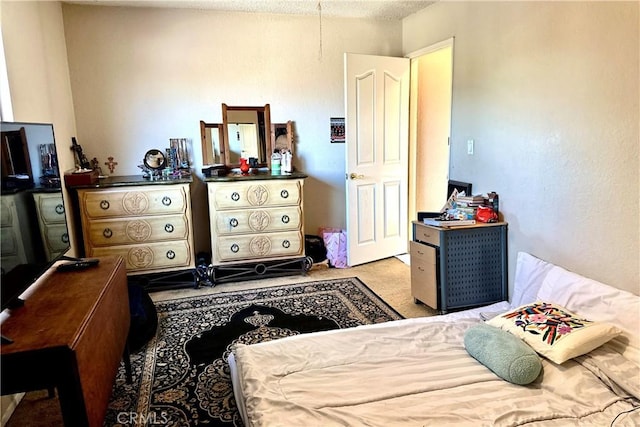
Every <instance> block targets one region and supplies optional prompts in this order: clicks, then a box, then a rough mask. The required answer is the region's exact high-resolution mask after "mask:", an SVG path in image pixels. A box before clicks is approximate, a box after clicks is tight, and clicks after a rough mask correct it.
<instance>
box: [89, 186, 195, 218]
mask: <svg viewBox="0 0 640 427" xmlns="http://www.w3.org/2000/svg"><path fill="white" fill-rule="evenodd" d="M158 187H160V188H150V186H145V187H127V188H124V189H118V190H111V189H109V190H104V189H103V190H99V191H95V190H79V191H78V193H79V197H80V206H82V210H83V213H84V216H85V217H86V218H93V219H96V218H114V217H123V216H140V215H167V214H178V213H185V212H186V207H187V197H188V189H189V187H188V186H187V185H163V186H158Z"/></svg>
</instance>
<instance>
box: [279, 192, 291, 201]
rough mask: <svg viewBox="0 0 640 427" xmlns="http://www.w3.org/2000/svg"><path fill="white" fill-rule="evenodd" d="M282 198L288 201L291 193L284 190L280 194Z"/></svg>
mask: <svg viewBox="0 0 640 427" xmlns="http://www.w3.org/2000/svg"><path fill="white" fill-rule="evenodd" d="M280 197H282V198H283V199H286V198H288V197H289V192H288V191H287V190H282V191H281V192H280Z"/></svg>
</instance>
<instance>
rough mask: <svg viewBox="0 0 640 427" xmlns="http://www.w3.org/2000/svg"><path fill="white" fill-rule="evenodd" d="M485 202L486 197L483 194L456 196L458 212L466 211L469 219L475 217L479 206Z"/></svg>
mask: <svg viewBox="0 0 640 427" xmlns="http://www.w3.org/2000/svg"><path fill="white" fill-rule="evenodd" d="M484 203H485V199H484V197H483V196H481V195H475V196H458V197H457V198H456V208H457V209H458V212H462V213H464V214H465V215H466V216H467V218H468V219H473V218H475V217H476V211H477V210H478V206H482V205H484Z"/></svg>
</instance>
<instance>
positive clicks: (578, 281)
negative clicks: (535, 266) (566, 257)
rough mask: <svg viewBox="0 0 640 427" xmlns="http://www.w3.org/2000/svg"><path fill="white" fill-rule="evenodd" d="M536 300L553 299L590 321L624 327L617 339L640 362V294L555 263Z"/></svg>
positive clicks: (622, 349) (618, 345)
mask: <svg viewBox="0 0 640 427" xmlns="http://www.w3.org/2000/svg"><path fill="white" fill-rule="evenodd" d="M536 300H540V301H552V302H554V303H557V304H560V305H562V306H564V307H566V308H567V309H568V310H570V311H573V312H576V313H580V315H581V316H584V317H586V318H588V319H590V320H594V321H600V322H609V323H613V324H614V325H616V326H618V327H619V328H620V329H622V335H621V336H620V337H618V338H616V340H614V341H615V342H613V343H612V344H614V345H616V346H617V348H618V351H620V352H621V353H622V354H623V355H625V356H626V357H627V358H628V359H630V360H633V361H635V362H636V363H637V364H639V365H640V297H639V296H637V295H634V294H632V293H630V292H627V291H623V290H621V289H617V288H614V287H612V286H608V285H605V284H603V283H600V282H597V281H595V280H592V279H588V278H586V277H584V276H580V275H579V274H576V273H573V272H570V271H567V270H565V269H563V268H561V267H557V266H554V267H553V268H552V269H551V270H550V271H549V272H548V273H547V275H546V277H545V278H544V280H543V281H542V286H540V289H539V290H538V294H537V295H536Z"/></svg>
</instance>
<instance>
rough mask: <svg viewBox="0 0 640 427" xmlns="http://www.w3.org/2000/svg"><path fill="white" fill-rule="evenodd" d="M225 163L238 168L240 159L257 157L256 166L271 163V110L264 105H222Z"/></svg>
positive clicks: (266, 165)
mask: <svg viewBox="0 0 640 427" xmlns="http://www.w3.org/2000/svg"><path fill="white" fill-rule="evenodd" d="M222 127H223V130H222V136H223V147H224V159H225V161H224V163H225V164H226V165H227V166H229V167H232V168H237V167H240V158H245V159H249V158H251V157H254V158H257V159H258V160H257V166H258V167H269V166H270V163H271V151H272V148H271V138H270V135H269V133H268V130H270V129H271V113H270V109H269V104H266V105H265V106H264V107H232V106H228V105H227V104H222Z"/></svg>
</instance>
